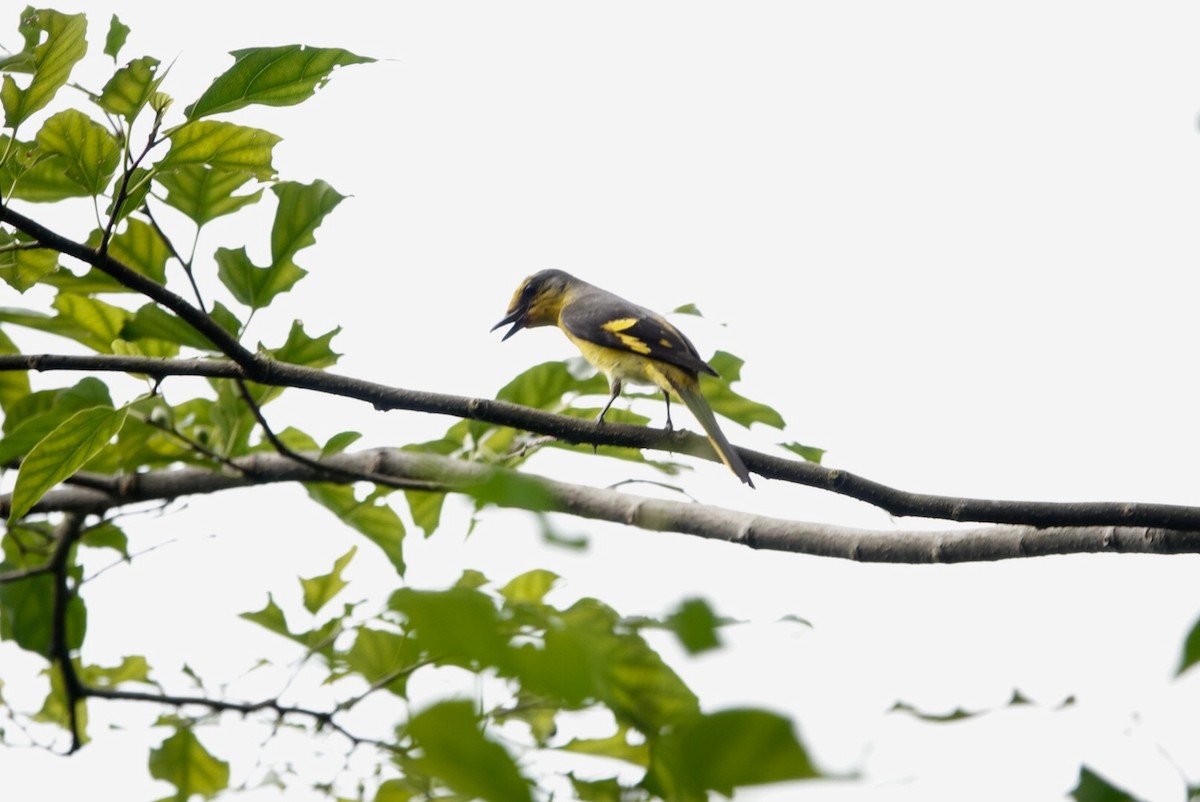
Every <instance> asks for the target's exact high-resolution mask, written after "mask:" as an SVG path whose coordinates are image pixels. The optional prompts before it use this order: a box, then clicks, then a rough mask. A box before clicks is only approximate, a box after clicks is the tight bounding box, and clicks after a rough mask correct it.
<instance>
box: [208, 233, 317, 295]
mask: <svg viewBox="0 0 1200 802" xmlns="http://www.w3.org/2000/svg"><path fill="white" fill-rule="evenodd" d="M214 256H215V258H216V260H217V278H219V279H220V280H221V283H222V284H224V285H225V288H226V289H228V290H229V292H230V293H231V294H232V295H233V297H234V298H235V299H237V300H238V301H239V302H240V303H243V304H245V305H246V306H248V307H250V308H251V309H262V308H263V307H265V306H267V305H268V304H270V303H271V301H272V300H274V299H275V296H276V295H278V294H279V293H281V292H287V291H288V290H290V289H291V288H292V287H293V286H294V285H295V284H296V282H297V281H299V280H300V279H302V278H304V276H305V271H304V270H301V269H300V268H299V267H297V266H296V265H295V264H294V263H292V262H290V261H288V262H285V263H283V264H282V265H280V266H278V267H275V266H271V267H259V266H257V265H255V264H254V263H253V262H251V261H250V257H249V256H248V255H247V254H246V249H245V248H244V247H242V248H238V249H237V250H229V249H228V248H217V252H216V254H215V255H214Z"/></svg>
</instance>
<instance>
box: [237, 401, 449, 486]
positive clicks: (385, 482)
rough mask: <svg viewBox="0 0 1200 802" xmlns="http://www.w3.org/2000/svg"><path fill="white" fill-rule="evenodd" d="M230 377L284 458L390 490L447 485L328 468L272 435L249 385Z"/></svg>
mask: <svg viewBox="0 0 1200 802" xmlns="http://www.w3.org/2000/svg"><path fill="white" fill-rule="evenodd" d="M234 381H235V382H236V383H237V387H238V390H239V392H241V394H242V400H243V401H245V402H246V406H247V407H249V409H250V412H251V413H252V414H253V415H254V419H255V420H256V421H258V425H259V427H261V428H262V430H263V435H264V436H266V438H267V441H268V442H269V443H270V444H271V446H272V447H273V448H274V449H275V450H276V451H277V452H279V454H281V455H282V456H284V457H287V458H288V459H290V460H292V461H294V462H297V463H299V464H301V465H306V466H308V467H309V468H312V469H314V470H317V471H321V472H322V473H324V474H327V475H328V477H329V478H330V479H332V480H334V481H337V482H344V481H351V482H359V481H361V482H373V483H375V484H377V485H382V486H383V487H390V488H392V489H393V490H426V491H430V492H439V491H445V490H446V489H447V488H446V486H445V485H442V484H439V483H437V482H429V481H420V480H408V479H397V478H396V477H394V476H384V475H383V474H380V473H374V472H372V471H347V470H343V469H336V468H331V467H330V466H329V465H328V463H324V462H320V461H319V460H315V459H312V458H310V457H306V456H305V455H303V454H301V453H299V452H297V451H294V450H292V449H291V448H289V447H288V445H287V443H284V442H283V441H282V440H280V439H279V437H277V436H276V434H275V432H274V431H273V430H272V429H271V425H270V424H269V423H268V422H267V419H266V417H265V416H264V415H263V411H262V407H260V406H259V404H258V402H257V401H255V400H254V396H253V395H251V394H250V389H249V388H248V387H246V383H245V382H244V381H242V380H241V379H234Z"/></svg>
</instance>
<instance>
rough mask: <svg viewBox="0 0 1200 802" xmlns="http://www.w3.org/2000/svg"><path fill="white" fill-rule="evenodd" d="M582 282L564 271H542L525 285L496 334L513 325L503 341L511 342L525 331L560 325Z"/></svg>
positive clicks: (517, 292) (515, 294)
mask: <svg viewBox="0 0 1200 802" xmlns="http://www.w3.org/2000/svg"><path fill="white" fill-rule="evenodd" d="M579 283H580V282H579V280H578V279H577V278H575V277H574V276H572V275H570V274H569V273H564V272H563V271H561V270H542V271H540V272H538V273H534V274H533V275H532V276H530V277H529V278H527V279H525V280H524V281H523V282H521V286H520V287H517V291H516V292H515V293H513V297H512V301H510V302H509V304H508V314H507V315H505V316H504V319H503V320H501V321H500V322H499V323H497V324H496V325H495V326H492V331H495V330H496V329H498V328H500V327H501V326H507V325H508V324H510V323H511V324H512V328H511V329H509V330H508V332H507V333H506V334H505V335H504V337H502V338H501V339H502V340H507V339H508V338H509V337H511V336H513V335H514V334H516V333H517V332H518V331H520V330H521V329H532V328H535V327H537V326H552V325H554V324H555V323H557V322H558V313H559V311H560V310H561V309H562V306H563V303H564V302H565V301H566V299H567V294H568V293H569V292H570V290H571V289H572V288H573V287H575V286H576V285H578V284H579Z"/></svg>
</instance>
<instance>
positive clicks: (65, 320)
mask: <svg viewBox="0 0 1200 802" xmlns="http://www.w3.org/2000/svg"><path fill="white" fill-rule="evenodd" d="M53 306H54V308H55V309H57V310H58V312H59V317H61V318H62V320H61V321H59V322H58V324H59V330H58V331H56V332H55V333H56V334H63V335H64V336H67V337H71V338H72V339H74V340H77V341H78V342H80V343H82V344H84V345H86V346H87V347H89V348H91V349H92V350H94V351H98V352H99V353H102V354H111V353H112V344H113V340H115V339H117V338H118V337H120V336H121V329H122V328H123V327H124V326H125V323H126V322H127V321H128V320H129V319H130V317H132V316H131V315H130V314H129V312H127V311H125V310H124V309H122V308H120V307H119V306H113V305H112V304H107V303H105V302H104V301H100V300H97V299H96V298H88V297H86V296H83V295H75V294H73V293H69V292H60V293H58V295H56V296H55V297H54V303H53ZM73 332H74V333H73ZM80 333H82V334H81V335H80Z"/></svg>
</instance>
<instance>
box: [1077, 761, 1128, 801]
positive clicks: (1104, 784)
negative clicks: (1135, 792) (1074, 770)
mask: <svg viewBox="0 0 1200 802" xmlns="http://www.w3.org/2000/svg"><path fill="white" fill-rule="evenodd" d="M1071 797H1072V798H1073V799H1075V800H1077V802H1138V799H1137V797H1135V796H1132V795H1130V794H1129V793H1127V792H1126V791H1124V790H1123V789H1121V788H1117V787H1116V786H1115V785H1113V784H1111V783H1110V782H1108V780H1106V779H1104V778H1103V777H1101V776H1100V775H1098V774H1096V773H1095V772H1094V771H1092V770H1091V769H1089V768H1088V767H1087V766H1080V767H1079V784H1078V785H1076V786H1075V790H1073V791H1072V792H1071Z"/></svg>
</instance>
